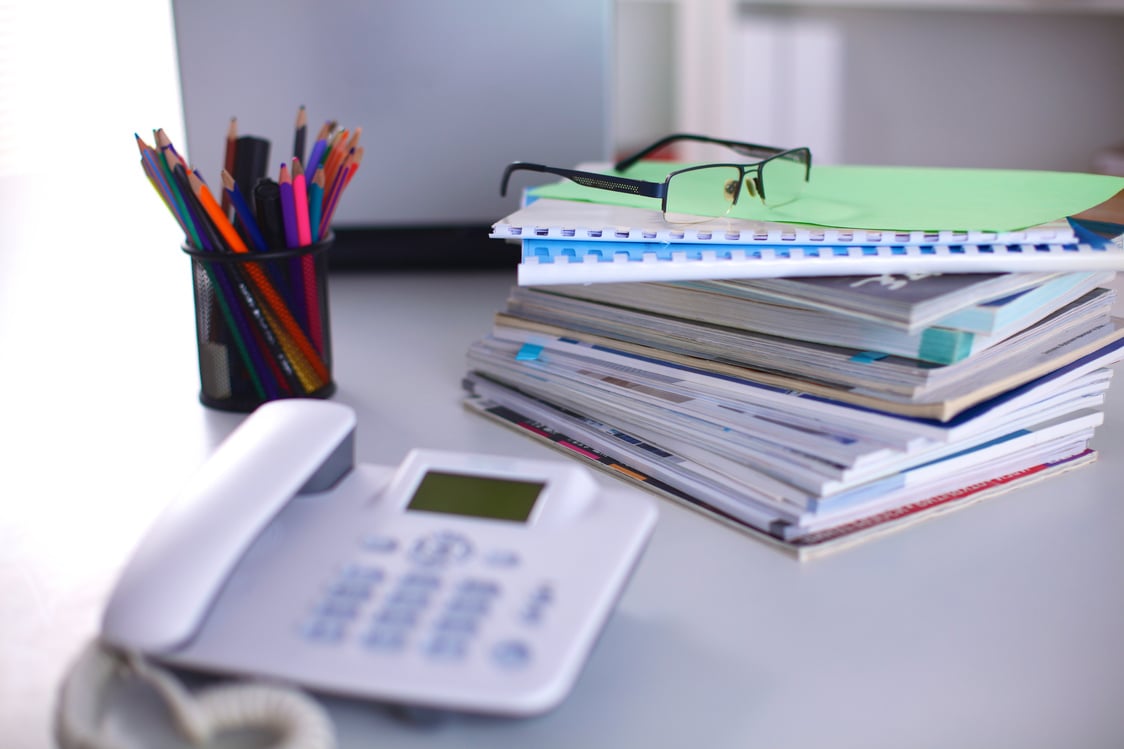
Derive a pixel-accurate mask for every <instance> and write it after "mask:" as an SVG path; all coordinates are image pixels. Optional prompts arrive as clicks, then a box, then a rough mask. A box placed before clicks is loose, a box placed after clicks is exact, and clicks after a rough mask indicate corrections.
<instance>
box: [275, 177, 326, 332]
mask: <svg viewBox="0 0 1124 749" xmlns="http://www.w3.org/2000/svg"><path fill="white" fill-rule="evenodd" d="M277 185H278V187H279V188H280V189H281V218H282V220H283V223H284V225H285V246H286V247H287V248H289V249H290V250H291V249H295V248H297V247H300V235H299V232H298V230H297V207H296V196H295V190H294V189H293V181H292V176H291V175H290V174H289V169H288V167H287V166H286V165H285V164H282V165H281V174H280V176H279V177H278V178H277ZM288 265H289V290H290V294H289V305H290V309H291V310H292V312H293V315H294V317H296V318H297V320H299V321H300V322H301V324H302V325H303V326H304V329H305V330H306V331H308V332H309V336H310V337H311V334H312V330H311V327H310V325H309V317H308V310H307V309H305V290H304V285H305V281H304V271H303V270H302V269H301V262H300V260H298V259H297V258H293V259H292V260H291V261H290V262H289V264H288ZM317 350H319V349H317Z"/></svg>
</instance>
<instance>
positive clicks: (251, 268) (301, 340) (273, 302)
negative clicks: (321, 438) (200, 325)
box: [187, 171, 330, 390]
mask: <svg viewBox="0 0 1124 749" xmlns="http://www.w3.org/2000/svg"><path fill="white" fill-rule="evenodd" d="M187 179H188V182H189V183H190V185H191V189H192V191H193V192H194V193H195V195H196V197H197V198H199V203H200V205H202V206H203V210H204V211H206V212H207V215H208V216H209V217H210V218H211V221H212V223H214V225H215V228H216V229H218V232H219V234H221V235H222V238H223V240H224V241H225V242H226V243H227V245H228V246H229V247H230V249H231V250H233V251H234V252H236V253H239V254H244V253H248V252H249V251H250V250H249V248H247V247H246V243H245V242H243V241H242V237H241V236H239V234H238V232H237V231H235V230H234V226H233V225H232V224H231V223H230V219H228V218H227V217H226V215H225V214H224V213H223V212H222V208H221V207H220V206H219V204H218V202H217V201H216V200H215V198H214V196H213V195H212V194H211V191H210V190H209V189H207V186H206V185H205V184H203V180H201V179H200V178H199V175H197V174H195V173H194V172H192V171H189V172H188V173H187ZM246 272H247V273H249V274H250V278H251V280H252V281H253V282H254V284H255V286H257V288H258V290H259V291H260V292H261V293H262V295H263V296H264V297H265V300H266V303H267V305H268V307H269V308H271V310H272V312H273V313H274V314H276V315H277V317H278V318H279V320H280V322H281V325H282V327H283V328H284V329H285V332H286V333H288V334H289V335H290V336H291V337H292V339H293V340H294V341H295V342H296V344H297V348H298V349H300V352H301V353H302V354H304V356H305V357H306V358H307V360H308V363H309V365H311V367H312V369H313V370H314V371H315V373H316V375H317V376H318V377H319V378H320V383H311V384H310V386H309V384H306V387H308V389H309V390H315V389H317V388H318V387H319V386H320V385H321V384H323V383H325V382H327V381H328V380H329V379H330V375H329V374H328V370H327V368H326V367H325V366H324V363H323V362H322V361H321V360H320V357H319V355H318V354H317V353H316V351H315V349H314V348H313V347H312V343H311V342H309V340H308V338H307V337H306V336H305V334H304V331H302V330H301V329H300V326H299V325H297V321H296V320H294V319H293V315H292V313H291V312H289V308H288V307H287V306H285V302H284V300H282V298H281V296H280V295H279V294H278V293H277V290H276V289H274V288H273V284H271V283H270V282H269V280H268V279H267V278H266V277H265V274H264V273H262V270H261V268H259V267H258V266H256V265H254V264H253V263H246ZM297 372H298V374H300V369H299V368H298V369H297ZM302 379H304V378H302Z"/></svg>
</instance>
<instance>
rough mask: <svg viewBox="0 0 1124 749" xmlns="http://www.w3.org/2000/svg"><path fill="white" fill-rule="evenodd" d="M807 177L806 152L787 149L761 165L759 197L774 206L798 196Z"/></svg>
mask: <svg viewBox="0 0 1124 749" xmlns="http://www.w3.org/2000/svg"><path fill="white" fill-rule="evenodd" d="M807 178H808V152H807V151H804V150H797V151H788V152H787V153H783V154H781V155H780V156H777V157H776V158H773V159H769V160H768V161H766V162H765V163H764V164H762V165H761V192H762V195H761V199H762V200H763V201H764V202H765V205H767V206H769V207H775V206H780V205H785V204H786V203H791V202H792V201H793V200H796V198H798V197H800V193H801V192H803V190H804V185H805V184H806V183H807Z"/></svg>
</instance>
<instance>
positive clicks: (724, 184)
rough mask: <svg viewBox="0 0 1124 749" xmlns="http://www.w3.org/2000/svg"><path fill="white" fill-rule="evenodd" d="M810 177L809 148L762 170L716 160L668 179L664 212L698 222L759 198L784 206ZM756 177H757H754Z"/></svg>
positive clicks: (683, 220)
mask: <svg viewBox="0 0 1124 749" xmlns="http://www.w3.org/2000/svg"><path fill="white" fill-rule="evenodd" d="M807 178H808V152H807V151H806V150H803V149H798V150H795V151H789V152H786V153H783V154H780V155H778V156H776V157H774V158H772V159H769V160H767V161H765V162H763V163H762V164H761V166H760V172H758V171H757V170H755V169H752V168H749V169H746V170H745V172H744V177H743V172H742V169H740V168H738V167H736V166H731V165H722V164H716V165H714V166H700V167H696V168H693V169H687V170H684V171H682V172H678V173H677V174H675V175H673V176H672V177H671V179H670V180H668V183H667V200H666V203H665V209H664V214H665V218H666V219H667V220H668V221H671V222H673V223H697V222H699V221H705V220H706V219H707V218H717V217H722V216H726V215H730V214H733V215H738V213H739V211H738V210H736V209H735V206H742V207H743V208H744V206H745V205H746V204H747V203H748V202H749V201H750V199H760V200H761V201H762V202H764V203H765V205H767V206H769V207H775V206H782V205H785V204H786V203H790V202H792V201H793V200H795V199H796V198H798V197H799V196H800V193H801V192H803V190H804V185H805V184H806V183H807ZM755 180H757V181H755Z"/></svg>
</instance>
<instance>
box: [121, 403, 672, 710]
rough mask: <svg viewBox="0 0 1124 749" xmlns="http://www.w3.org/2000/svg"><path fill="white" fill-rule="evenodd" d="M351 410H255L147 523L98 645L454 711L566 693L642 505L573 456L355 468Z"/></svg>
mask: <svg viewBox="0 0 1124 749" xmlns="http://www.w3.org/2000/svg"><path fill="white" fill-rule="evenodd" d="M354 439H355V414H354V412H353V411H352V410H351V409H350V408H348V407H346V406H344V405H341V404H338V403H333V402H330V401H319V400H306V399H293V400H282V401H276V402H272V403H268V404H266V405H263V406H261V407H260V408H259V409H258V410H256V411H255V412H254V413H253V414H251V415H250V416H249V417H247V419H246V420H245V421H244V422H243V423H242V425H240V426H239V427H238V428H237V429H236V430H235V431H234V432H233V433H232V434H231V435H230V437H229V438H228V439H227V440H226V441H225V442H224V443H223V444H222V445H221V446H220V448H219V449H218V450H217V451H216V452H215V454H214V455H213V456H212V457H211V459H210V460H209V461H208V462H207V463H206V464H205V465H204V466H203V469H202V470H201V471H200V472H199V473H198V474H197V475H196V477H195V478H194V480H193V481H192V482H191V483H190V484H189V486H188V487H187V489H186V491H185V492H184V493H183V494H182V495H181V497H180V498H179V499H178V500H176V501H174V502H173V503H172V504H171V505H170V506H169V508H168V509H167V510H166V511H165V512H164V513H163V515H162V516H161V517H160V518H159V519H158V521H157V522H156V524H155V525H154V527H153V528H152V529H151V530H150V532H149V533H148V534H147V536H146V537H145V538H144V540H143V541H142V543H141V545H140V546H139V547H138V548H137V550H136V552H135V553H134V556H133V557H132V559H131V560H130V562H129V563H128V565H127V566H126V568H125V570H124V572H123V574H122V576H121V578H120V579H119V581H118V583H117V585H116V588H115V589H114V591H113V593H112V595H111V597H110V600H109V603H108V605H107V607H106V610H105V614H104V618H103V622H102V630H101V643H102V644H103V645H104V646H106V647H108V648H109V649H110V651H111V652H117V653H125V654H133V656H134V657H135V656H136V655H137V654H139V655H140V656H143V657H145V658H147V659H151V660H152V661H155V662H158V663H163V664H168V665H172V666H180V667H185V668H188V669H192V670H197V671H202V672H206V673H219V674H230V675H240V676H247V677H256V678H265V679H269V680H273V681H280V682H282V683H289V684H293V685H298V686H301V687H305V688H308V689H311V690H313V691H320V692H325V693H334V694H341V695H347V696H352V697H359V698H369V699H373V700H378V701H381V702H387V703H392V704H400V705H406V706H415V707H421V708H434V709H438V710H450V711H458V712H481V713H490V714H499V715H511V716H518V715H531V714H535V713H540V712H543V711H546V710H548V709H550V708H552V707H554V706H555V705H557V704H558V703H559V702H560V701H561V700H562V699H563V698H564V697H565V696H566V694H567V693H568V692H569V690H570V688H571V687H572V685H573V683H574V681H575V680H576V678H577V675H578V674H579V672H580V669H581V667H582V665H583V664H584V662H585V660H586V658H587V656H588V654H589V651H590V650H591V648H592V647H593V644H594V642H595V641H596V638H597V635H598V634H599V632H600V630H601V629H602V627H603V625H604V624H605V622H606V620H607V619H608V617H609V614H610V613H611V611H612V609H613V607H614V605H615V603H616V600H617V598H618V597H619V594H620V593H621V591H622V589H623V587H624V585H625V583H626V582H627V580H628V578H629V576H630V574H631V572H632V569H633V568H634V566H635V564H636V563H637V561H638V559H639V557H640V555H641V553H642V552H643V549H644V547H645V545H646V543H647V540H648V538H649V537H650V535H651V532H652V529H653V527H654V525H655V522H656V510H655V507H654V503H653V502H652V501H651V500H650V499H649V498H647V497H645V496H643V495H641V494H640V493H638V492H636V491H634V490H631V489H619V490H611V491H605V490H600V489H599V487H598V485H597V483H596V482H595V481H594V479H593V477H592V476H591V475H590V473H589V472H588V470H587V469H585V468H583V467H581V466H579V465H576V464H572V463H565V462H557V461H532V460H521V459H515V458H507V457H498V456H488V455H477V454H468V453H454V452H444V451H431V450H414V451H412V452H411V453H409V455H408V456H407V458H406V460H405V461H404V462H403V463H402V465H400V466H398V467H396V468H392V467H385V466H373V465H355V461H354V452H355V450H354Z"/></svg>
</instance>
